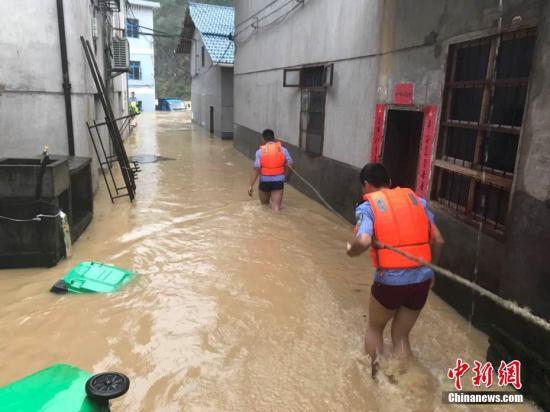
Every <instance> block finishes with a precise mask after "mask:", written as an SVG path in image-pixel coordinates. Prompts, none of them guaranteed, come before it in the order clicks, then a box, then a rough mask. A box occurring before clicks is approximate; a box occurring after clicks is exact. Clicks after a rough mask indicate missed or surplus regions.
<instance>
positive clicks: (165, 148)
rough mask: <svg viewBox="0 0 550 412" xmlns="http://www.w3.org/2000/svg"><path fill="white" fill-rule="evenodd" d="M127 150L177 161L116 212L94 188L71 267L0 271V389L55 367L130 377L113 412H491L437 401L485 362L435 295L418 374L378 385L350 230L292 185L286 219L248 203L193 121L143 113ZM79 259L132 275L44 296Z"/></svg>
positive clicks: (240, 179)
mask: <svg viewBox="0 0 550 412" xmlns="http://www.w3.org/2000/svg"><path fill="white" fill-rule="evenodd" d="M127 148H128V151H129V152H130V153H131V154H135V155H161V156H164V157H166V158H170V159H173V160H166V159H165V160H161V161H158V162H154V163H144V164H143V165H142V173H141V174H140V176H139V180H138V181H137V184H138V193H137V198H136V200H135V201H134V203H133V204H131V203H130V202H129V201H128V199H127V198H122V199H119V200H118V201H117V202H116V204H115V205H111V203H110V201H109V198H108V196H107V193H106V190H105V187H104V184H103V181H102V180H100V181H99V190H98V193H97V194H96V198H95V205H94V207H95V216H94V219H93V222H92V224H91V225H90V227H89V228H88V229H87V231H86V232H85V233H84V235H83V236H82V238H81V239H80V240H79V241H78V242H77V243H76V244H75V245H74V249H73V257H72V258H71V259H70V260H67V261H62V262H60V264H58V265H57V266H56V267H54V268H51V269H25V270H3V271H0V294H1V295H0V296H1V297H2V303H1V305H0V386H1V385H5V384H7V383H9V382H11V381H13V380H15V379H18V378H21V377H23V376H26V375H27V374H30V373H32V372H34V371H36V370H38V369H41V368H45V367H47V366H49V365H51V364H53V363H57V362H65V363H70V364H73V365H76V366H78V367H80V368H82V369H86V370H89V371H92V372H100V371H104V370H118V371H121V372H124V373H126V374H127V375H129V377H130V379H131V387H130V391H129V392H128V393H127V394H126V395H125V396H124V397H123V398H120V399H119V400H116V401H115V402H114V404H113V410H114V411H180V410H211V411H230V410H231V411H303V410H320V411H323V410H333V411H351V410H355V411H404V410H416V411H431V410H438V411H443V410H453V411H455V410H474V409H475V410H483V409H492V410H494V409H495V407H491V408H489V407H483V406H478V407H469V408H468V407H464V406H462V407H461V406H449V405H444V404H442V403H441V396H442V391H444V390H452V389H453V384H452V382H451V381H449V380H448V379H447V377H446V372H447V369H448V368H450V367H453V366H454V365H455V363H456V358H457V357H462V358H463V359H466V360H468V361H470V362H472V361H473V360H475V359H479V360H483V359H484V356H485V352H486V349H487V336H486V335H484V334H482V333H480V332H478V331H476V330H475V329H473V328H470V327H469V325H468V323H467V322H466V321H465V320H464V319H463V318H461V317H460V316H458V315H457V314H456V313H455V312H454V311H453V310H452V309H451V308H450V307H449V306H447V305H446V304H445V303H443V302H442V301H441V300H440V299H439V298H438V297H437V296H435V295H433V294H432V295H430V298H429V301H428V304H427V307H426V309H425V310H424V312H423V314H422V316H421V317H420V320H419V322H418V324H417V326H416V328H415V329H414V331H413V334H412V342H413V350H414V351H415V353H416V355H417V358H418V366H416V367H413V368H411V369H409V371H408V372H407V373H406V374H405V375H403V376H401V377H400V378H399V381H398V383H397V384H391V383H389V382H387V381H386V380H385V379H382V382H381V383H380V384H375V383H373V382H372V380H371V379H370V377H369V373H370V368H369V367H368V366H367V362H366V358H365V355H364V354H363V346H362V341H363V335H364V330H365V320H366V318H365V315H366V313H367V304H368V299H369V288H370V284H371V281H372V268H371V266H370V263H369V259H368V257H367V256H364V257H361V258H359V259H353V260H352V259H349V258H347V256H346V255H345V253H344V251H345V244H346V241H347V240H348V239H349V238H350V227H347V226H345V225H343V224H342V223H339V222H338V221H337V220H335V219H334V218H333V216H331V215H330V213H329V212H327V211H326V210H325V209H324V208H323V207H321V206H320V205H319V204H318V203H316V202H314V201H312V200H310V199H308V198H307V197H305V196H303V195H302V194H300V193H299V192H297V191H296V190H294V189H292V188H290V189H288V190H287V192H286V193H285V209H284V210H283V212H282V213H281V214H280V215H275V214H273V213H271V212H270V211H269V210H268V209H265V208H262V207H261V206H260V205H259V204H258V202H257V200H256V199H254V200H251V199H249V198H248V196H247V193H246V190H247V179H248V177H249V173H250V169H251V161H250V160H248V159H246V158H245V157H244V156H242V155H241V154H240V153H238V152H237V151H236V150H235V149H233V145H232V142H230V141H221V140H219V139H217V138H211V137H210V135H209V134H207V133H206V132H205V131H204V130H203V129H200V128H198V127H192V126H191V124H190V122H189V115H187V114H182V113H179V114H178V113H173V114H171V113H165V114H144V115H142V116H140V118H139V125H138V128H137V130H135V131H134V132H133V134H132V136H131V137H130V138H129V140H128V142H127ZM144 160H151V159H147V158H144ZM350 184H352V183H350ZM350 207H351V206H350ZM82 260H96V261H101V262H107V263H112V264H115V265H118V266H121V267H124V268H128V269H131V270H133V271H135V272H137V273H138V274H139V276H138V277H137V279H136V280H135V281H134V282H133V283H131V284H130V285H129V286H128V287H126V288H125V289H123V290H122V291H121V292H119V293H115V294H108V295H66V296H57V295H53V294H51V293H49V292H48V290H49V288H50V286H51V285H52V284H53V283H54V281H55V280H57V279H58V278H59V277H60V276H61V275H62V274H63V273H64V272H65V271H67V270H68V269H69V268H70V267H71V266H73V265H74V264H76V263H77V262H79V261H82ZM386 339H388V337H386ZM466 376H470V375H466ZM470 380H471V377H470V378H466V379H465V387H466V388H471V382H470V383H469V382H468V381H470ZM493 389H495V388H493ZM0 409H1V407H0ZM498 409H499V410H509V411H512V410H514V411H517V410H533V409H534V408H533V406H531V405H530V404H524V405H522V406H521V407H519V408H518V406H514V405H508V406H500V407H498Z"/></svg>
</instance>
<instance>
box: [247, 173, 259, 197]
mask: <svg viewBox="0 0 550 412" xmlns="http://www.w3.org/2000/svg"><path fill="white" fill-rule="evenodd" d="M258 176H260V171H259V170H258V169H256V168H254V169H252V174H251V175H250V185H249V187H248V196H250V197H252V193H254V183H256V180H258Z"/></svg>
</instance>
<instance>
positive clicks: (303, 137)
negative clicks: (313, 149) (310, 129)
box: [300, 130, 307, 150]
mask: <svg viewBox="0 0 550 412" xmlns="http://www.w3.org/2000/svg"><path fill="white" fill-rule="evenodd" d="M306 143H307V132H306V131H305V130H302V131H300V148H301V149H302V150H305V149H306Z"/></svg>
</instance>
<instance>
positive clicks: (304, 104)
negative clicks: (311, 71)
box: [301, 90, 309, 112]
mask: <svg viewBox="0 0 550 412" xmlns="http://www.w3.org/2000/svg"><path fill="white" fill-rule="evenodd" d="M308 109H309V90H302V109H301V110H302V112H307V111H308Z"/></svg>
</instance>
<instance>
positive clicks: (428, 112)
mask: <svg viewBox="0 0 550 412" xmlns="http://www.w3.org/2000/svg"><path fill="white" fill-rule="evenodd" d="M392 106H393V105H391V104H383V103H379V104H377V105H376V107H375V110H374V124H373V133H372V147H371V162H380V157H381V154H382V147H383V144H384V138H385V126H386V117H387V116H386V114H387V112H388V110H389V109H391V108H392ZM410 107H411V108H412V107H415V106H410ZM420 109H421V111H422V112H423V113H424V121H423V123H422V137H421V141H420V152H419V154H418V169H417V174H416V188H415V191H416V194H417V195H419V196H422V197H426V195H427V194H428V187H429V183H430V174H431V170H432V152H433V146H434V141H435V131H436V123H437V106H433V105H426V106H421V107H420Z"/></svg>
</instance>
